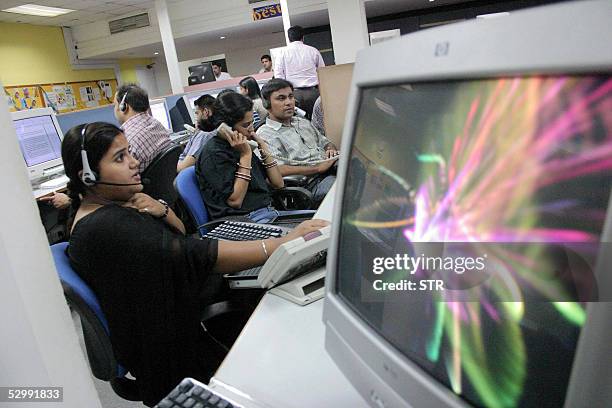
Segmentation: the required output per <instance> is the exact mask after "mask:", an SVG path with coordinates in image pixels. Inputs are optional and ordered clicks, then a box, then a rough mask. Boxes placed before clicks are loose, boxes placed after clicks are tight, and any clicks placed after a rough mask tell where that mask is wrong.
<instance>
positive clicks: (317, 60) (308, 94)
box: [274, 26, 325, 119]
mask: <svg viewBox="0 0 612 408" xmlns="http://www.w3.org/2000/svg"><path fill="white" fill-rule="evenodd" d="M287 36H288V37H289V41H290V43H289V45H288V46H287V47H285V49H284V50H283V52H282V53H281V54H280V56H279V57H278V58H277V59H276V63H275V64H274V77H275V78H281V79H286V80H287V81H289V82H291V83H292V84H293V88H294V94H295V99H296V100H297V102H298V105H299V107H300V108H301V109H303V110H305V111H306V117H307V118H308V119H310V118H311V117H312V108H313V106H314V103H315V101H316V100H317V98H318V97H319V77H318V76H317V68H321V67H324V66H325V62H323V57H322V56H321V53H320V52H319V50H317V49H316V48H314V47H311V46H309V45H306V44H304V42H303V40H304V29H303V28H302V27H300V26H293V27H291V28H289V30H287Z"/></svg>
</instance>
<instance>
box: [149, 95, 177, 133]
mask: <svg viewBox="0 0 612 408" xmlns="http://www.w3.org/2000/svg"><path fill="white" fill-rule="evenodd" d="M161 104H163V105H164V112H166V120H167V121H168V124H169V125H170V128H166V130H168V131H169V132H172V121H171V120H170V113H169V111H168V103H167V102H166V99H164V98H157V99H149V107H151V106H153V105H161ZM151 116H153V110H152V109H151ZM153 117H154V116H153ZM162 125H163V123H162ZM164 127H165V126H164Z"/></svg>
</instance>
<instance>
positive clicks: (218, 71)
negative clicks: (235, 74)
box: [212, 62, 232, 81]
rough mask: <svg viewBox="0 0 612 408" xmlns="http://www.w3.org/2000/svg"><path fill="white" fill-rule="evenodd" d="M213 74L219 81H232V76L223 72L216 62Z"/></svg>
mask: <svg viewBox="0 0 612 408" xmlns="http://www.w3.org/2000/svg"><path fill="white" fill-rule="evenodd" d="M212 68H213V73H214V74H215V78H216V80H217V81H225V80H226V79H232V77H231V76H230V74H228V73H227V72H223V71H221V70H222V69H223V68H222V67H221V65H219V64H218V63H216V62H213V63H212Z"/></svg>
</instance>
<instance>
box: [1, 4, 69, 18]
mask: <svg viewBox="0 0 612 408" xmlns="http://www.w3.org/2000/svg"><path fill="white" fill-rule="evenodd" d="M2 11H5V12H7V13H16V14H27V15H30V16H40V17H56V16H61V15H62V14H67V13H71V12H73V11H74V10H71V9H65V8H59V7H48V6H40V5H38V4H23V5H21V6H17V7H11V8H8V9H5V10H2Z"/></svg>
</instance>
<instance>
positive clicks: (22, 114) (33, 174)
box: [11, 108, 64, 182]
mask: <svg viewBox="0 0 612 408" xmlns="http://www.w3.org/2000/svg"><path fill="white" fill-rule="evenodd" d="M41 116H50V117H51V121H52V122H53V126H55V130H56V131H57V134H58V135H59V139H60V144H61V142H62V141H63V140H64V133H63V132H62V129H61V128H60V126H59V122H58V121H57V116H56V115H55V112H54V111H53V109H51V108H37V109H27V110H25V109H24V110H20V111H15V112H11V120H12V121H13V122H14V121H16V120H22V119H30V118H37V117H41ZM20 150H21V146H20ZM21 155H22V156H23V151H22V152H21ZM23 163H24V164H25V166H26V168H27V169H28V178H29V179H30V182H33V181H35V180H39V179H42V178H43V177H45V174H44V172H45V170H48V169H52V168H54V167H58V166H63V162H62V157H61V155H60V157H58V158H57V159H52V160H48V161H46V162H43V163H39V164H35V165H33V166H28V164H27V162H26V160H25V157H23ZM58 171H59V170H58Z"/></svg>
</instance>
